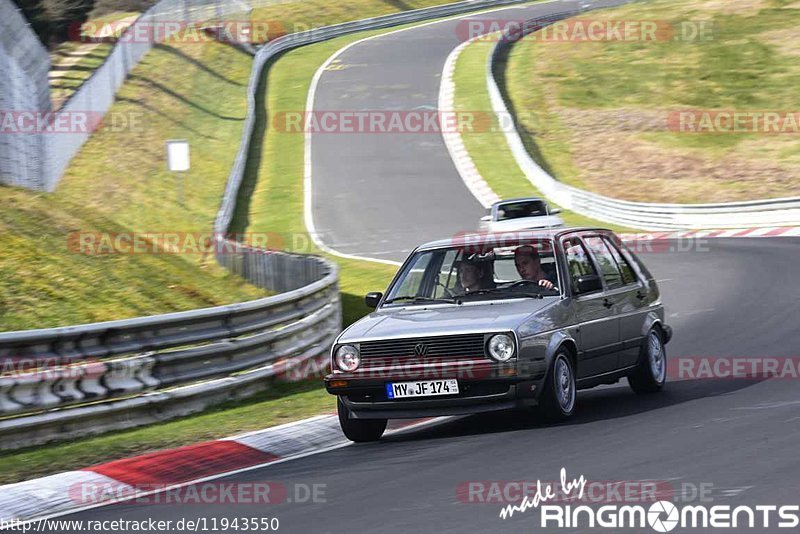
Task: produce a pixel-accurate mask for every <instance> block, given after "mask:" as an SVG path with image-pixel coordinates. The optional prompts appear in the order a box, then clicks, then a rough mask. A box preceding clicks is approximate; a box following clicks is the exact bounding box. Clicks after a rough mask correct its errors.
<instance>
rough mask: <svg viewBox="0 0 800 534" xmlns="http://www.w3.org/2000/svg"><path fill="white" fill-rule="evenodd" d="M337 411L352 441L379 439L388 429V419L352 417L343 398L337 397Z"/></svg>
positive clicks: (343, 428) (345, 432)
mask: <svg viewBox="0 0 800 534" xmlns="http://www.w3.org/2000/svg"><path fill="white" fill-rule="evenodd" d="M336 411H337V412H338V413H339V426H341V427H342V432H343V433H344V435H345V437H346V438H347V439H349V440H350V441H355V442H356V443H362V442H366V441H378V440H379V439H381V436H382V435H383V432H384V431H385V430H386V423H387V422H388V421H387V420H386V419H351V418H350V410H349V409H348V408H347V406H345V405H344V403H343V402H342V399H341V398H337V399H336Z"/></svg>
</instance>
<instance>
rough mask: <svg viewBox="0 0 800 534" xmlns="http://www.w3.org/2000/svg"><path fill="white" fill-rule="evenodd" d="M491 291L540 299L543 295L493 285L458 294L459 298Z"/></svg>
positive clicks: (490, 292) (486, 293)
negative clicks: (493, 286) (492, 286)
mask: <svg viewBox="0 0 800 534" xmlns="http://www.w3.org/2000/svg"><path fill="white" fill-rule="evenodd" d="M493 293H504V294H506V295H509V296H512V297H514V296H520V297H530V298H532V299H542V298H544V296H543V295H542V294H541V293H531V292H529V291H514V290H513V289H511V290H509V288H507V287H495V288H491V289H479V290H477V291H470V292H469V293H464V294H463V295H459V298H462V297H469V296H470V295H488V294H493Z"/></svg>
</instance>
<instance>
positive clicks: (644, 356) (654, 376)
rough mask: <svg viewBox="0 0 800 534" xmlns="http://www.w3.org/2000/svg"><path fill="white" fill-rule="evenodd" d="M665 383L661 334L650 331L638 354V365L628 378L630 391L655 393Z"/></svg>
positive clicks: (653, 330) (665, 353)
mask: <svg viewBox="0 0 800 534" xmlns="http://www.w3.org/2000/svg"><path fill="white" fill-rule="evenodd" d="M666 381H667V351H666V349H665V348H664V341H663V338H662V336H661V332H660V331H659V330H658V329H657V328H653V329H652V330H650V333H648V334H647V338H646V339H645V342H644V345H642V350H641V353H640V354H639V364H638V366H637V367H636V370H635V371H634V372H633V374H632V375H630V376H629V377H628V383H629V384H630V386H631V389H633V391H635V392H636V393H638V394H640V395H641V394H645V393H655V392H656V391H659V390H660V389H661V388H663V387H664V383H665V382H666Z"/></svg>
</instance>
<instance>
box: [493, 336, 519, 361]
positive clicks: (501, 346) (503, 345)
mask: <svg viewBox="0 0 800 534" xmlns="http://www.w3.org/2000/svg"><path fill="white" fill-rule="evenodd" d="M488 346H489V356H491V357H492V358H494V359H495V360H497V361H498V362H507V361H508V360H510V359H511V357H512V356H514V340H513V339H512V338H511V336H509V335H508V334H495V335H493V336H492V337H490V338H489V345H488Z"/></svg>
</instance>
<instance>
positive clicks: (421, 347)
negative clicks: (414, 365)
mask: <svg viewBox="0 0 800 534" xmlns="http://www.w3.org/2000/svg"><path fill="white" fill-rule="evenodd" d="M427 353H428V345H426V344H425V343H417V344H416V345H414V354H416V355H417V356H418V357H420V358H422V357H423V356H425V355H426V354H427Z"/></svg>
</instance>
